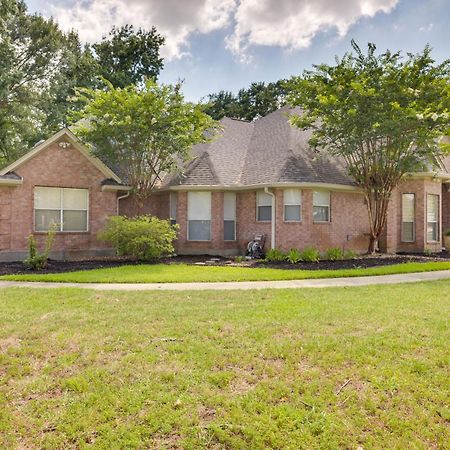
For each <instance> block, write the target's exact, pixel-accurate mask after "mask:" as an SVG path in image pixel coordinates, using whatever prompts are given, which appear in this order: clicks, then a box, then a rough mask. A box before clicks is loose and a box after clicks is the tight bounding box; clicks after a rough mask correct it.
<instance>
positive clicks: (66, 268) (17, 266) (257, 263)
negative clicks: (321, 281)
mask: <svg viewBox="0 0 450 450" xmlns="http://www.w3.org/2000/svg"><path fill="white" fill-rule="evenodd" d="M210 258H211V257H210V256H205V255H201V256H176V257H173V258H164V259H162V260H161V261H160V263H163V264H181V263H182V264H195V263H198V262H205V261H207V260H209V259H210ZM445 260H447V261H450V252H448V251H444V252H441V253H436V254H433V255H432V256H424V255H423V254H397V255H379V256H360V257H356V258H354V259H348V260H344V261H319V262H315V263H314V262H313V263H310V262H300V263H298V264H290V263H288V262H279V263H266V262H264V261H261V260H251V261H244V262H243V263H242V264H238V263H233V264H232V265H234V266H243V267H252V268H260V267H270V268H273V269H291V270H298V269H300V270H323V269H329V270H333V269H355V268H368V267H378V266H390V265H393V264H401V263H407V262H432V261H445ZM139 264H148V263H140V262H137V261H133V260H127V259H123V258H102V259H95V260H89V261H55V260H49V262H48V265H47V267H46V269H44V270H41V271H38V272H37V271H33V270H30V269H27V268H26V267H25V266H24V265H23V263H21V262H0V275H16V274H32V273H61V272H74V271H78V270H91V269H102V268H108V267H118V266H123V265H139ZM229 264H230V260H229V259H225V258H220V259H219V261H218V262H217V265H220V266H224V265H229Z"/></svg>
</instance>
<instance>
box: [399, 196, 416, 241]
mask: <svg viewBox="0 0 450 450" xmlns="http://www.w3.org/2000/svg"><path fill="white" fill-rule="evenodd" d="M415 200H416V196H415V194H402V242H414V241H415V239H416V237H415V233H416V230H415V220H414V216H415Z"/></svg>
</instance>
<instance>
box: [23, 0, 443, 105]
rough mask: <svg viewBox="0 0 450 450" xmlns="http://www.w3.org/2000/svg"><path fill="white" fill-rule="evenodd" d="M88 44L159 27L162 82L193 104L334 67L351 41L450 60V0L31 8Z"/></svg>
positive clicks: (209, 1)
mask: <svg viewBox="0 0 450 450" xmlns="http://www.w3.org/2000/svg"><path fill="white" fill-rule="evenodd" d="M26 2H27V4H28V7H29V10H30V11H33V12H34V11H38V12H40V13H42V14H43V15H45V16H53V17H54V18H55V19H56V20H57V21H58V22H59V23H60V25H61V27H62V28H63V29H66V30H67V29H70V28H76V29H77V30H78V31H79V33H80V36H81V37H82V39H83V40H84V41H87V42H89V41H91V42H92V41H95V40H99V39H100V38H101V36H102V35H104V34H107V32H108V31H109V29H110V28H111V27H112V26H113V25H122V24H124V23H131V24H133V25H135V26H136V27H139V26H141V27H143V28H150V27H151V26H152V25H155V26H156V27H157V29H158V30H159V31H160V32H161V33H162V34H163V35H165V37H166V41H167V45H166V46H165V48H164V50H163V53H164V57H165V68H164V70H163V72H162V73H161V76H160V80H161V81H163V82H175V81H177V80H178V79H184V80H185V84H184V92H185V94H186V96H187V97H188V98H189V99H190V100H199V99H200V98H201V97H202V96H205V95H207V94H208V93H211V92H217V91H219V90H221V89H225V90H230V91H233V92H236V91H237V90H238V89H240V88H242V87H246V86H248V85H249V84H250V83H251V82H252V81H275V80H278V79H280V78H286V77H290V76H291V75H294V74H299V73H301V72H302V70H303V69H307V68H310V67H311V66H312V64H315V63H320V62H328V63H332V62H333V60H334V56H335V55H339V56H341V55H343V54H344V53H345V52H346V51H347V50H349V48H350V40H351V39H352V38H354V39H355V40H356V41H357V42H358V43H359V44H360V45H364V44H366V43H367V42H374V43H375V44H376V45H377V47H378V49H380V50H384V49H386V48H389V49H391V50H401V51H403V52H417V51H420V50H422V49H423V47H424V46H425V45H426V44H427V43H429V44H430V45H431V46H432V47H433V49H434V52H433V55H434V57H435V59H437V60H439V61H441V60H443V59H445V58H448V57H450V51H449V50H450V25H449V24H450V0H428V1H427V0H340V1H337V0H50V1H48V0H46V1H44V0H26Z"/></svg>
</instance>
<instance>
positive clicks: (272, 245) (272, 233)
mask: <svg viewBox="0 0 450 450" xmlns="http://www.w3.org/2000/svg"><path fill="white" fill-rule="evenodd" d="M264 192H265V193H266V194H268V195H270V196H271V197H272V221H271V226H272V229H271V236H270V248H271V249H274V248H276V246H275V230H276V222H275V221H276V217H277V215H276V202H275V194H274V193H273V192H272V191H269V188H268V187H265V188H264Z"/></svg>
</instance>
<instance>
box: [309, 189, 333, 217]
mask: <svg viewBox="0 0 450 450" xmlns="http://www.w3.org/2000/svg"><path fill="white" fill-rule="evenodd" d="M313 221H314V222H329V221H330V192H329V191H314V192H313Z"/></svg>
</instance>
